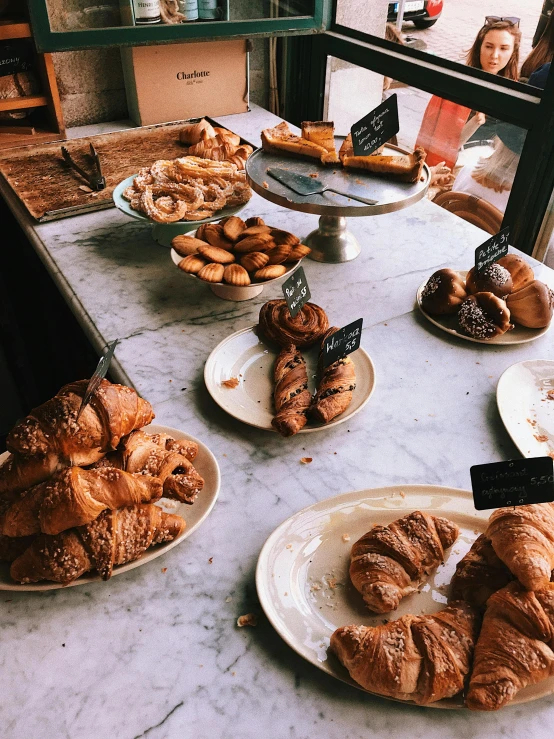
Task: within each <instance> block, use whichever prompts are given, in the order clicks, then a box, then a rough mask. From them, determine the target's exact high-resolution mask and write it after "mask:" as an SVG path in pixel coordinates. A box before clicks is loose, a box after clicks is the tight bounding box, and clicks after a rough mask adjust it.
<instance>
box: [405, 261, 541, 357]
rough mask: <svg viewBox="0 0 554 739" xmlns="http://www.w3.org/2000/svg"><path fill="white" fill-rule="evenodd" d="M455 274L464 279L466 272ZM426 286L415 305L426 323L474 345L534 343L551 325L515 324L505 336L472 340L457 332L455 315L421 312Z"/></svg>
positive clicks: (421, 290)
mask: <svg viewBox="0 0 554 739" xmlns="http://www.w3.org/2000/svg"><path fill="white" fill-rule="evenodd" d="M457 274H459V275H460V276H461V277H462V278H463V279H465V277H466V275H467V270H466V271H463V270H459V271H458V272H457ZM426 284H427V280H425V282H424V283H422V284H421V285H420V286H419V288H418V290H417V304H418V307H419V310H420V311H421V312H422V313H423V315H424V316H425V318H427V320H428V321H431V323H433V324H434V325H435V326H438V328H441V329H442V330H443V331H446V332H447V333H449V334H452V335H453V336H457V337H458V338H459V339H465V340H466V341H473V342H474V343H475V344H494V345H495V346H497V345H498V344H525V343H526V342H528V341H534V340H535V339H538V337H539V336H542V335H543V334H545V333H546V332H547V331H548V329H549V328H550V326H551V325H552V323H550V324H549V325H548V326H546V327H545V328H525V326H518V325H517V324H515V325H514V328H513V329H512V330H511V331H506V333H505V334H502V335H501V336H495V337H494V338H493V339H474V338H473V336H466V334H464V333H462V332H461V331H459V330H458V317H457V316H456V315H454V316H431V315H429V313H426V312H425V311H424V310H423V308H422V307H421V293H422V292H423V288H424V287H425V285H426Z"/></svg>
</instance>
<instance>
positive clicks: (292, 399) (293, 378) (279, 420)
mask: <svg viewBox="0 0 554 739" xmlns="http://www.w3.org/2000/svg"><path fill="white" fill-rule="evenodd" d="M273 379H274V381H275V390H274V393H273V399H274V405H275V416H274V417H273V420H272V421H271V425H272V426H273V428H274V429H276V430H277V431H278V432H279V433H280V434H281V436H293V435H294V434H297V433H298V432H299V431H300V430H301V429H302V428H304V426H305V425H306V422H307V420H308V419H307V418H306V412H307V410H308V408H309V406H310V402H311V399H312V396H311V395H310V391H309V390H308V372H307V369H306V362H305V360H304V357H303V356H302V355H301V354H300V352H299V351H298V349H297V348H296V347H295V346H294V344H289V345H288V346H286V347H284V348H283V349H281V351H280V352H279V354H278V356H277V359H276V361H275V369H274V371H273Z"/></svg>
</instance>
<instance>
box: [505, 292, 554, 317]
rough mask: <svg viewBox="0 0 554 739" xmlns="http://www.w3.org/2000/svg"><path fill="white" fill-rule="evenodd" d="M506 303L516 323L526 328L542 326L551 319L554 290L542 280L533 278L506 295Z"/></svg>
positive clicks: (553, 306) (553, 308)
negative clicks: (514, 291) (522, 286)
mask: <svg viewBox="0 0 554 739" xmlns="http://www.w3.org/2000/svg"><path fill="white" fill-rule="evenodd" d="M506 305H507V306H508V308H509V309H510V313H511V314H512V320H514V321H515V322H516V323H519V324H520V325H521V326H526V327H527V328H544V327H545V326H548V324H549V323H550V321H551V320H552V311H553V310H554V292H552V290H551V289H550V288H549V287H548V286H547V285H545V284H544V282H540V281H539V280H533V282H531V283H529V284H528V285H526V286H525V287H524V288H522V289H521V290H518V291H517V292H516V293H512V294H511V295H508V298H507V299H506Z"/></svg>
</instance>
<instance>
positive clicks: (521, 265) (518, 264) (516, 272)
mask: <svg viewBox="0 0 554 739" xmlns="http://www.w3.org/2000/svg"><path fill="white" fill-rule="evenodd" d="M497 264H499V265H500V266H501V267H505V268H506V269H507V270H508V272H509V273H510V274H511V276H512V292H513V293H515V292H517V291H518V290H521V288H523V287H525V285H529V283H531V282H533V280H534V279H535V273H534V272H533V268H532V267H531V265H530V264H528V263H527V262H526V261H525V259H523V258H522V257H518V255H517V254H506V256H505V257H502V258H501V259H499V260H498V262H497Z"/></svg>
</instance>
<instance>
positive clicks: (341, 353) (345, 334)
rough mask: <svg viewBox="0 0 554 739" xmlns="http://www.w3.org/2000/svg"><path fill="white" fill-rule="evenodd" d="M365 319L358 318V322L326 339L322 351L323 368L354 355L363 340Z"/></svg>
mask: <svg viewBox="0 0 554 739" xmlns="http://www.w3.org/2000/svg"><path fill="white" fill-rule="evenodd" d="M363 322H364V319H363V318H358V320H357V321H353V323H349V324H348V326H345V327H344V328H341V329H339V330H338V331H335V333H334V334H332V335H331V336H329V337H328V338H327V339H325V343H324V344H323V348H322V351H321V360H320V362H321V367H322V368H324V367H328V366H329V365H330V364H333V362H336V361H337V359H341V358H342V357H346V356H347V354H352V352H355V351H356V349H358V348H359V346H360V341H361V338H362V325H363Z"/></svg>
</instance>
